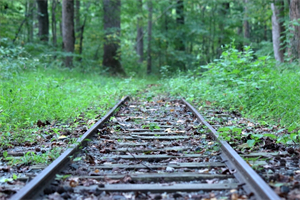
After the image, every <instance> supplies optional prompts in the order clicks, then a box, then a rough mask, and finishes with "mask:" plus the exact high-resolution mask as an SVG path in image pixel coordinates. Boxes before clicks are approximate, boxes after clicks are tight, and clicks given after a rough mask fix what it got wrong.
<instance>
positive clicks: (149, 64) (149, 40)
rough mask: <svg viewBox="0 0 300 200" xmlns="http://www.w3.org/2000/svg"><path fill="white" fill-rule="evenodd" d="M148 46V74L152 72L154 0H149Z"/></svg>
mask: <svg viewBox="0 0 300 200" xmlns="http://www.w3.org/2000/svg"><path fill="white" fill-rule="evenodd" d="M148 11H149V13H148V48H147V74H148V75H149V74H151V71H152V65H151V39H152V0H148Z"/></svg>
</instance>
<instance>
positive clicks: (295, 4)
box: [289, 0, 300, 59]
mask: <svg viewBox="0 0 300 200" xmlns="http://www.w3.org/2000/svg"><path fill="white" fill-rule="evenodd" d="M299 18H300V1H299V0H290V21H291V22H293V21H294V22H297V23H298V24H299V20H298V19H299ZM291 26H292V30H291V35H292V36H291V39H290V49H289V51H290V55H291V56H292V57H293V58H295V59H299V58H300V26H299V25H293V24H292V25H291Z"/></svg>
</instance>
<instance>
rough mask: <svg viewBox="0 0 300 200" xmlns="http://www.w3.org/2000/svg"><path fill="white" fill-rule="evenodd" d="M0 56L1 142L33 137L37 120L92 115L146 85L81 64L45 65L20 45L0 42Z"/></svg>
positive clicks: (4, 143)
mask: <svg viewBox="0 0 300 200" xmlns="http://www.w3.org/2000/svg"><path fill="white" fill-rule="evenodd" d="M0 57H1V59H0V76H1V80H0V102H1V103H0V133H1V134H0V146H10V145H11V144H12V141H13V142H18V143H22V142H25V141H28V142H34V141H35V139H36V137H37V134H35V133H37V132H38V131H39V129H38V128H37V127H34V125H35V124H36V122H37V121H38V120H42V121H45V120H49V121H52V120H57V121H61V122H67V121H69V120H73V119H74V118H76V117H78V116H79V114H81V113H84V114H85V116H86V117H87V118H89V119H94V118H95V116H97V115H99V113H100V114H102V113H105V112H106V111H107V110H108V109H109V108H110V107H111V106H112V105H114V104H115V101H116V100H118V99H121V97H122V96H124V95H130V94H134V93H136V91H137V90H138V89H139V88H141V87H143V86H144V85H145V84H146V81H143V80H135V79H131V78H128V79H118V78H111V77H104V76H100V75H98V74H95V73H93V74H92V73H82V69H81V68H78V69H77V68H74V69H59V68H57V67H45V66H47V65H48V64H47V63H46V62H44V61H43V59H37V58H32V57H31V56H30V55H29V53H27V52H26V50H25V49H24V48H23V47H16V48H11V47H0ZM23 128H25V129H23ZM32 133H34V134H32ZM57 137H59V133H58V134H57Z"/></svg>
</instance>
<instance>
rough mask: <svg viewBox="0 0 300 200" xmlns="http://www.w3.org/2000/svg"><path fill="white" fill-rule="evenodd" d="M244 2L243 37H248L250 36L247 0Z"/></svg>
mask: <svg viewBox="0 0 300 200" xmlns="http://www.w3.org/2000/svg"><path fill="white" fill-rule="evenodd" d="M244 2H245V8H244V10H245V16H244V18H245V19H244V25H243V26H244V38H247V39H249V38H250V25H249V21H248V5H247V4H248V0H244Z"/></svg>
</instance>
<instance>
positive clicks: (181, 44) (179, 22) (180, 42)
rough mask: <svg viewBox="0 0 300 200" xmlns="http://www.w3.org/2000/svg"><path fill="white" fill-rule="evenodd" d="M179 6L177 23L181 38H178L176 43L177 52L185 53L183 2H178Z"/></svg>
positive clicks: (177, 8) (177, 7) (178, 0)
mask: <svg viewBox="0 0 300 200" xmlns="http://www.w3.org/2000/svg"><path fill="white" fill-rule="evenodd" d="M176 3H177V6H176V15H177V17H176V23H177V25H178V27H179V32H180V35H179V38H177V41H176V50H179V51H184V50H185V45H184V41H183V40H184V33H183V31H182V26H183V25H184V4H183V0H177V2H176Z"/></svg>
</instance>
